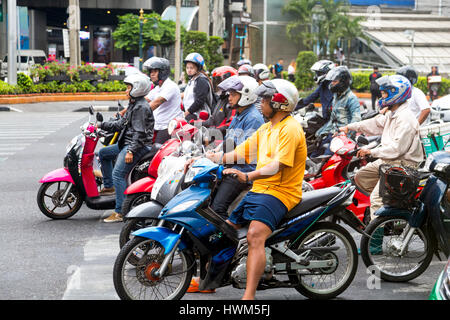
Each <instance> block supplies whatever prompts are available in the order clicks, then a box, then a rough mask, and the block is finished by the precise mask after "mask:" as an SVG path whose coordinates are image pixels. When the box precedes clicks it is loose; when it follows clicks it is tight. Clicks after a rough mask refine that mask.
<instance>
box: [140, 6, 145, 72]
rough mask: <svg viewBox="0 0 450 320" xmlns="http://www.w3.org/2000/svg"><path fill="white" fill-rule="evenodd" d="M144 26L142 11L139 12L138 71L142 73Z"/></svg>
mask: <svg viewBox="0 0 450 320" xmlns="http://www.w3.org/2000/svg"><path fill="white" fill-rule="evenodd" d="M143 25H144V10H143V9H142V8H141V10H140V11H139V71H142V56H143V53H142V27H143Z"/></svg>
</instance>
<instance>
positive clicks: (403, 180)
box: [379, 164, 420, 209]
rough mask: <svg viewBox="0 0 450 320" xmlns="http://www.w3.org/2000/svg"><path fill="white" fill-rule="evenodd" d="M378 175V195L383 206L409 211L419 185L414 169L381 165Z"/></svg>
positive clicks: (417, 175)
mask: <svg viewBox="0 0 450 320" xmlns="http://www.w3.org/2000/svg"><path fill="white" fill-rule="evenodd" d="M379 173H380V189H379V193H380V197H381V198H382V201H383V204H384V205H385V206H389V207H395V208H402V209H411V208H413V207H414V206H415V204H416V200H415V195H416V192H417V187H418V186H419V183H420V178H419V173H418V171H417V170H416V169H413V168H410V167H405V166H393V165H390V164H382V165H381V166H380V169H379Z"/></svg>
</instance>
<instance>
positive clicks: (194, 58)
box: [183, 52, 205, 71]
mask: <svg viewBox="0 0 450 320" xmlns="http://www.w3.org/2000/svg"><path fill="white" fill-rule="evenodd" d="M183 62H184V63H185V64H186V63H187V62H192V63H194V64H196V65H197V67H198V70H199V71H200V70H202V69H203V67H204V66H205V59H203V57H202V55H201V54H200V53H197V52H193V53H189V54H188V55H187V56H186V58H185V59H184V61H183Z"/></svg>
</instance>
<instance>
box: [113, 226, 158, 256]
mask: <svg viewBox="0 0 450 320" xmlns="http://www.w3.org/2000/svg"><path fill="white" fill-rule="evenodd" d="M158 222H159V219H157V218H133V219H128V220H127V221H126V222H125V224H124V226H123V227H122V230H121V231H120V236H119V246H120V248H121V249H122V248H123V246H125V244H126V243H127V242H128V241H130V240H131V239H132V238H133V237H132V235H131V234H132V233H133V232H134V231H136V230H139V229H142V228H146V227H151V226H156V225H157V224H158Z"/></svg>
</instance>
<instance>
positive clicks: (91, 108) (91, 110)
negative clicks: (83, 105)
mask: <svg viewBox="0 0 450 320" xmlns="http://www.w3.org/2000/svg"><path fill="white" fill-rule="evenodd" d="M89 113H90V114H91V115H94V108H93V107H92V106H89Z"/></svg>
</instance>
